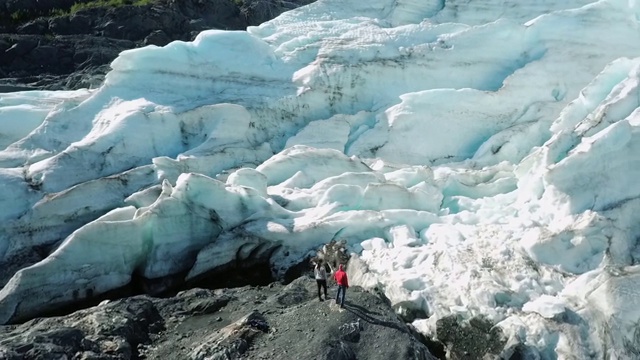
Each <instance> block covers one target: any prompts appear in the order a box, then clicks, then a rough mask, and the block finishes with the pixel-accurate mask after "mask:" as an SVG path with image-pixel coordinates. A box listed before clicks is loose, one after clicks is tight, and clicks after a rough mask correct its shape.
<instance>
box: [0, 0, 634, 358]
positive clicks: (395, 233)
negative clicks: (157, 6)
mask: <svg viewBox="0 0 640 360" xmlns="http://www.w3.org/2000/svg"><path fill="white" fill-rule="evenodd" d="M111 67H112V70H111V71H110V72H109V73H108V74H107V76H106V79H105V82H104V84H103V85H102V86H101V87H99V88H98V89H92V90H78V91H65V92H48V91H30V92H16V93H9V94H0V123H1V124H2V126H1V127H0V149H2V150H1V151H0V189H1V190H0V221H1V222H2V224H3V226H2V228H1V229H0V269H2V270H0V285H2V286H3V287H2V290H0V323H3V324H5V323H14V322H19V321H24V320H26V319H29V318H32V317H34V316H39V315H43V314H45V313H47V312H48V311H51V310H54V309H57V308H60V307H63V306H67V305H69V304H74V303H77V302H80V301H82V300H83V299H88V298H92V297H94V296H97V295H100V294H104V293H107V292H109V291H111V290H114V289H117V288H120V287H123V286H125V285H127V284H128V283H129V282H131V281H132V279H133V278H134V277H142V278H145V279H163V278H166V277H178V278H179V279H180V280H181V281H191V280H193V279H197V278H199V277H202V276H205V275H207V274H216V272H220V271H222V270H224V269H226V268H229V267H231V266H236V264H238V263H251V262H266V263H268V264H270V267H271V269H272V272H273V275H274V276H276V277H281V276H283V275H284V273H285V272H286V271H287V270H288V269H289V268H291V267H292V266H294V265H296V264H297V263H299V262H300V261H302V260H303V259H304V258H305V256H307V255H309V254H310V253H313V252H314V251H315V249H317V248H318V247H319V246H321V245H322V244H324V243H326V242H328V241H329V240H331V239H341V240H345V241H347V243H348V245H349V249H350V250H351V251H352V252H353V254H354V255H353V257H352V260H351V262H350V264H349V272H350V274H351V277H352V279H353V280H352V282H353V283H354V284H357V285H360V286H363V287H365V288H369V289H373V288H380V289H383V291H384V293H385V295H386V296H387V297H388V298H389V299H390V300H391V302H392V303H396V304H397V303H412V304H413V305H414V306H416V307H420V308H422V309H423V310H424V311H425V313H426V314H427V315H428V317H427V318H425V319H416V320H414V321H413V326H414V327H415V328H416V329H418V330H419V331H420V332H421V333H423V334H425V335H427V336H429V337H431V338H437V336H436V322H437V321H438V319H441V318H443V317H446V316H450V315H453V316H456V317H458V318H459V319H470V318H472V317H475V316H482V317H485V318H487V319H489V320H490V321H491V322H492V323H494V324H495V326H496V327H498V328H500V329H501V330H502V331H503V333H504V334H505V336H506V338H507V345H506V346H505V348H504V350H502V353H501V354H500V355H501V356H503V357H506V358H508V357H509V356H510V355H511V353H512V352H513V351H514V347H515V346H516V345H518V344H522V345H524V346H527V348H528V349H529V350H530V354H531V358H535V359H556V358H562V359H587V358H597V359H600V358H607V359H629V358H635V357H637V356H638V355H637V354H639V353H640V340H638V339H639V337H638V336H639V335H638V331H637V328H638V326H639V325H640V311H638V310H637V308H638V306H637V305H638V304H639V303H640V300H638V298H639V295H640V292H639V291H638V290H637V289H638V286H639V285H640V265H638V264H639V263H640V249H639V248H638V240H637V239H638V238H640V221H638V220H639V218H638V215H637V214H640V182H638V181H637V179H638V177H639V176H640V170H639V169H640V157H639V156H638V154H640V3H639V2H637V1H635V0H599V1H593V0H567V1H563V2H559V1H550V0H545V1H534V0H530V1H514V0H475V1H461V0H438V1H435V0H430V1H426V0H425V1H416V0H372V1H369V2H367V3H365V2H361V1H357V0H319V1H318V2H316V3H313V4H310V5H307V6H304V7H301V8H298V9H295V10H292V11H289V12H286V13H284V14H282V15H280V16H279V17H277V18H276V19H274V20H271V21H269V22H267V23H264V24H262V25H260V26H257V27H250V28H248V29H247V31H219V30H210V31H205V32H202V33H201V34H200V35H198V37H197V38H196V39H195V40H194V41H193V42H173V43H171V44H169V45H167V46H165V47H161V48H160V47H155V46H148V47H145V48H141V49H135V50H128V51H125V52H123V53H122V54H120V56H119V57H118V58H117V59H116V60H115V61H114V62H113V63H112V64H111ZM213 276H215V275H213Z"/></svg>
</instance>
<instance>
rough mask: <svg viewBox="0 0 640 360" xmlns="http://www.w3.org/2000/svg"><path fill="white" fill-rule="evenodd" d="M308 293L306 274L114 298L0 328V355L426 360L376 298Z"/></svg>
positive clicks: (354, 291)
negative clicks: (283, 281) (339, 301)
mask: <svg viewBox="0 0 640 360" xmlns="http://www.w3.org/2000/svg"><path fill="white" fill-rule="evenodd" d="M315 290H316V289H315V283H314V281H313V279H311V278H308V277H305V278H300V279H297V280H295V281H294V282H292V283H291V284H289V285H287V286H283V285H280V284H277V283H273V284H271V285H269V286H264V287H242V288H236V289H219V290H205V289H191V290H187V291H184V292H181V293H179V294H178V295H176V296H173V297H169V298H152V297H148V296H136V297H131V298H126V299H121V300H115V301H112V302H109V303H106V304H101V305H98V306H95V307H92V308H89V309H85V310H80V311H76V312H74V313H72V314H70V315H66V316H62V317H51V318H42V319H34V320H31V321H29V322H27V323H24V324H22V325H12V326H0V358H1V359H8V360H13V359H16V360H17V359H24V360H30V359H61V358H65V357H66V358H67V359H142V358H146V359H218V358H219V359H240V358H241V359H248V360H257V359H323V360H324V359H326V360H339V359H342V360H354V359H369V360H387V359H407V360H426V359H434V357H432V355H431V354H430V353H429V351H428V349H427V348H426V347H425V346H424V345H423V344H422V343H421V342H420V341H419V340H418V339H417V338H416V337H414V336H413V335H412V333H411V330H410V329H409V328H408V327H407V326H406V325H405V324H404V323H403V322H402V321H401V320H400V319H399V318H398V317H397V316H396V314H395V313H394V311H393V309H392V308H391V307H390V306H389V305H388V304H387V303H386V302H385V301H384V300H382V299H380V298H379V297H378V296H376V295H374V294H371V293H368V292H366V291H363V290H361V289H359V288H357V287H352V288H350V289H349V290H348V291H347V302H346V304H345V309H339V307H337V306H336V305H335V304H333V301H330V300H328V301H319V300H318V299H317V297H316V294H315ZM331 290H332V291H331V292H332V293H335V288H333V289H331Z"/></svg>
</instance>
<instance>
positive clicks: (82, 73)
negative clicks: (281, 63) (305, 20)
mask: <svg viewBox="0 0 640 360" xmlns="http://www.w3.org/2000/svg"><path fill="white" fill-rule="evenodd" d="M77 2H78V1H76V0H72V1H69V0H53V1H22V0H20V1H17V0H0V18H3V19H10V18H13V17H16V16H15V14H24V15H21V16H24V17H25V20H15V21H13V22H3V24H2V25H0V84H2V85H15V86H29V87H33V88H39V89H51V90H58V89H77V88H84V87H96V86H98V85H99V84H100V83H101V82H102V80H103V78H104V75H105V73H106V72H107V71H108V69H109V67H108V64H109V63H110V62H111V61H113V59H115V58H116V57H117V55H118V54H119V53H120V52H121V51H123V50H126V49H131V48H136V47H141V46H146V45H157V46H164V45H166V44H168V43H169V42H171V41H174V40H183V41H190V40H193V38H194V37H195V36H196V35H197V34H198V33H199V32H201V31H203V30H206V29H225V30H244V29H246V27H247V26H249V25H257V24H260V23H262V22H264V21H266V20H269V19H271V18H273V17H275V16H277V15H279V14H280V13H282V12H283V11H286V10H289V9H291V8H294V7H296V6H300V5H305V4H308V3H311V2H313V0H292V1H286V2H284V1H260V0H245V1H234V0H183V1H175V0H155V1H154V2H152V3H151V4H148V5H141V6H136V5H124V6H119V7H96V8H86V9H83V10H80V11H77V12H75V13H72V14H71V13H69V14H67V15H58V16H49V17H47V16H45V17H35V15H37V14H50V13H51V11H53V10H54V9H69V8H70V7H71V6H72V5H73V4H74V3H77ZM81 2H90V0H84V1H81ZM34 14H35V15H34ZM31 17H33V18H31Z"/></svg>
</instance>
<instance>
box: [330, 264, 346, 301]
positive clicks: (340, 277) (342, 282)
mask: <svg viewBox="0 0 640 360" xmlns="http://www.w3.org/2000/svg"><path fill="white" fill-rule="evenodd" d="M333 277H334V278H335V279H336V283H337V284H338V294H336V304H338V302H339V303H340V307H341V308H344V298H345V296H346V292H347V288H348V287H349V279H348V278H347V273H346V272H345V271H344V267H343V265H342V264H340V266H339V267H338V271H336V273H335V274H334V275H333ZM340 294H342V296H340Z"/></svg>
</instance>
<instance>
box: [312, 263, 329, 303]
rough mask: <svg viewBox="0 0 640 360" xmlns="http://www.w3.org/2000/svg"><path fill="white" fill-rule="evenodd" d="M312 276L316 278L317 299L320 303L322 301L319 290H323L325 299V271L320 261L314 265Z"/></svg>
mask: <svg viewBox="0 0 640 360" xmlns="http://www.w3.org/2000/svg"><path fill="white" fill-rule="evenodd" d="M314 274H315V278H316V283H317V284H318V299H320V301H324V300H323V299H322V295H321V292H320V289H321V288H322V289H324V298H325V299H326V298H327V270H326V269H325V267H324V265H323V264H322V260H319V261H318V262H317V263H316V267H315V269H314Z"/></svg>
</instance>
